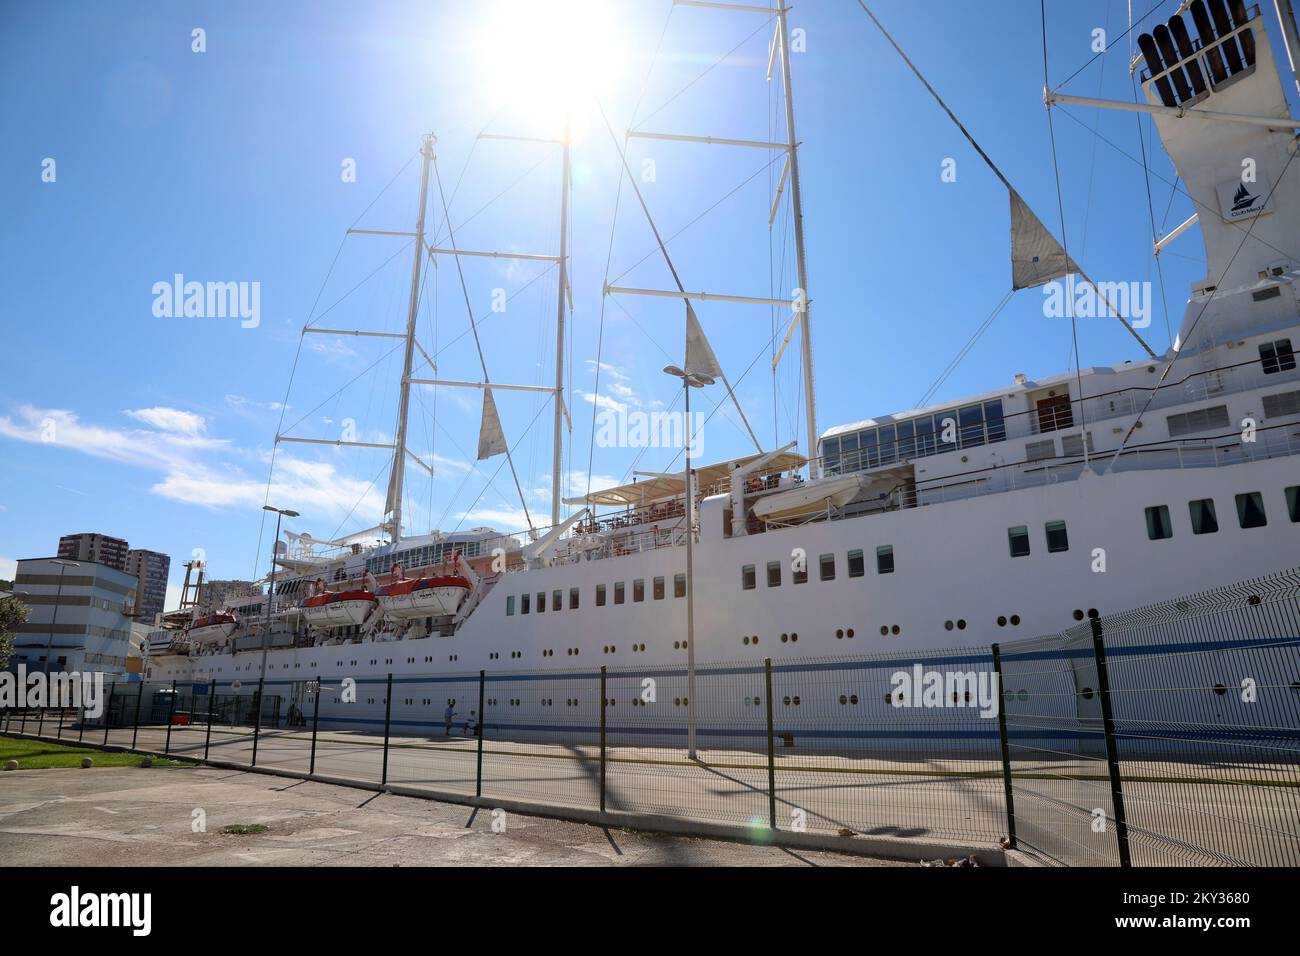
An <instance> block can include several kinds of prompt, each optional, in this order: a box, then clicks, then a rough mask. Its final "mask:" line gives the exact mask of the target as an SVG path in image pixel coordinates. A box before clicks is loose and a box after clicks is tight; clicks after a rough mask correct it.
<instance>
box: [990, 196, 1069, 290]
mask: <svg viewBox="0 0 1300 956" xmlns="http://www.w3.org/2000/svg"><path fill="white" fill-rule="evenodd" d="M1007 193H1008V194H1009V195H1010V197H1011V288H1012V289H1031V288H1033V287H1034V286H1040V285H1043V284H1044V283H1047V282H1051V281H1052V280H1053V279H1059V278H1061V277H1062V276H1067V275H1070V274H1071V273H1077V272H1082V271H1083V270H1081V269H1080V268H1079V267H1078V266H1077V265H1076V264H1075V262H1074V260H1073V259H1071V258H1070V257H1069V255H1067V254H1066V251H1065V250H1064V249H1063V248H1061V244H1060V243H1059V242H1057V241H1056V237H1055V236H1053V235H1052V234H1051V233H1050V232H1048V230H1047V227H1046V226H1044V225H1043V222H1042V220H1041V219H1039V218H1038V217H1037V216H1036V215H1034V211H1033V210H1032V209H1030V208H1029V204H1028V203H1026V202H1025V201H1024V200H1023V199H1022V198H1021V197H1020V193H1018V192H1016V191H1015V190H1014V189H1012V188H1011V187H1010V186H1008V187H1007Z"/></svg>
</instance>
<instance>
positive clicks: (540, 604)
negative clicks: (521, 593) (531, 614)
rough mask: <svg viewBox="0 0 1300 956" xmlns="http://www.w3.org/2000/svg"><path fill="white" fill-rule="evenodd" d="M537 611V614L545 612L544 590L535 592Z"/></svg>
mask: <svg viewBox="0 0 1300 956" xmlns="http://www.w3.org/2000/svg"><path fill="white" fill-rule="evenodd" d="M537 613H538V614H544V613H546V592H545V591H538V592H537Z"/></svg>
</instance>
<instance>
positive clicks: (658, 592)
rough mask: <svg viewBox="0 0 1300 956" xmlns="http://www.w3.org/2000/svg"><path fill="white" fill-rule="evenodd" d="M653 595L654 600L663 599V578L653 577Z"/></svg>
mask: <svg viewBox="0 0 1300 956" xmlns="http://www.w3.org/2000/svg"><path fill="white" fill-rule="evenodd" d="M654 597H655V600H656V601H662V600H663V599H664V579H663V578H655V579H654Z"/></svg>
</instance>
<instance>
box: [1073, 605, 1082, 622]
mask: <svg viewBox="0 0 1300 956" xmlns="http://www.w3.org/2000/svg"><path fill="white" fill-rule="evenodd" d="M1074 619H1075V620H1076V621H1082V620H1083V609H1082V608H1077V607H1076V608H1075V609H1074Z"/></svg>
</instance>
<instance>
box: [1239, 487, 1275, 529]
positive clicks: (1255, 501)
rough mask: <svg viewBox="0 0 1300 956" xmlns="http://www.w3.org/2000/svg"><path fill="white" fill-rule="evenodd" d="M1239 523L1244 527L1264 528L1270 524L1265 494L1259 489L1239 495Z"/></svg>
mask: <svg viewBox="0 0 1300 956" xmlns="http://www.w3.org/2000/svg"><path fill="white" fill-rule="evenodd" d="M1237 524H1239V525H1241V527H1243V528H1262V527H1264V526H1265V525H1267V524H1268V517H1267V516H1266V515H1265V514H1264V496H1263V495H1261V494H1260V493H1259V492H1258V491H1248V492H1246V493H1245V494H1244V495H1237Z"/></svg>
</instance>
